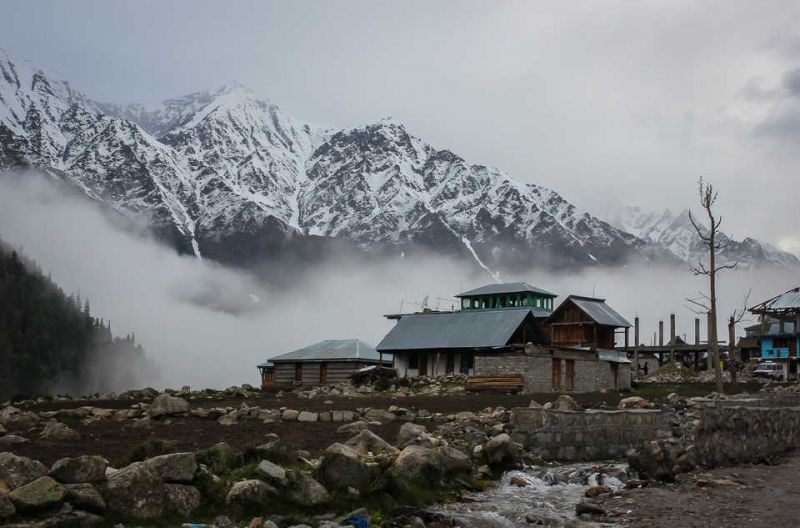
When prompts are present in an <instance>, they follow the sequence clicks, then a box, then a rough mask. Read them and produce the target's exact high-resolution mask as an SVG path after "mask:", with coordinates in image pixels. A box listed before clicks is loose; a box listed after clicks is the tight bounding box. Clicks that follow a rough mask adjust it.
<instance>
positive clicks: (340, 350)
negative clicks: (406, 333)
mask: <svg viewBox="0 0 800 528" xmlns="http://www.w3.org/2000/svg"><path fill="white" fill-rule="evenodd" d="M391 362H392V361H391V356H385V355H382V354H380V353H379V352H377V351H376V350H375V349H374V348H373V347H371V346H370V345H368V344H366V343H364V342H363V341H361V340H359V339H326V340H325V341H320V342H319V343H315V344H313V345H309V346H307V347H304V348H301V349H299V350H294V351H292V352H289V353H287V354H282V355H280V356H275V357H273V358H270V359H268V360H267V361H265V362H264V363H261V364H260V365H258V369H259V371H260V372H261V386H262V387H269V386H272V385H281V386H287V385H326V384H333V383H342V382H347V381H349V380H350V376H351V375H352V374H353V373H354V372H355V371H357V370H359V369H361V368H363V367H366V366H370V365H379V366H388V365H391Z"/></svg>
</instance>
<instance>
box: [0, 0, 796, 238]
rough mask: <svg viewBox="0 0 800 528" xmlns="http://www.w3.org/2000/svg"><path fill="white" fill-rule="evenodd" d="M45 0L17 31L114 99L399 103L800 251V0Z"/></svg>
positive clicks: (487, 160)
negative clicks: (234, 85) (200, 94)
mask: <svg viewBox="0 0 800 528" xmlns="http://www.w3.org/2000/svg"><path fill="white" fill-rule="evenodd" d="M564 4H566V3H564V2H550V3H547V2H524V1H521V2H505V1H496V0H492V1H485V2H465V1H458V2H456V1H436V2H430V1H420V2H411V1H403V2H389V1H380V2H375V1H364V2H360V1H358V2H357V1H342V0H339V1H336V2H323V1H318V2H301V1H296V0H293V1H291V2H290V1H286V2H281V3H273V2H265V1H257V2H248V1H225V2H222V1H216V2H207V1H198V0H191V1H174V0H173V1H161V0H159V1H142V0H137V1H136V2H133V1H131V2H118V1H110V0H98V1H86V0H72V1H70V2H63V1H40V0H24V1H23V0H20V1H13V0H6V1H4V2H3V3H2V4H0V47H4V48H6V49H7V50H8V51H10V52H11V53H12V54H13V55H15V56H17V57H18V58H23V59H27V60H29V61H30V62H32V63H33V64H35V65H37V66H42V67H45V68H47V69H50V70H55V71H56V72H58V73H60V74H62V75H63V76H64V77H65V78H67V79H68V80H70V81H71V82H72V84H73V85H74V86H75V87H76V88H77V89H79V90H81V91H83V92H84V93H86V94H88V95H89V96H91V97H93V98H96V99H99V100H102V101H108V102H155V101H159V100H162V99H165V98H168V97H174V96H180V95H184V94H186V93H189V92H193V91H199V90H204V89H214V88H216V87H219V86H220V85H222V84H225V83H226V82H229V81H233V80H235V81H239V82H241V83H242V84H245V85H247V86H249V87H250V88H251V89H252V90H253V91H255V92H256V93H257V94H258V95H260V96H263V97H264V98H266V99H269V100H271V101H272V102H274V103H276V104H278V105H280V106H281V107H282V108H284V109H285V110H286V111H288V112H289V113H290V114H293V115H295V116H297V117H299V118H301V119H305V120H307V121H311V122H314V123H318V124H324V125H331V126H339V127H347V126H355V125H358V124H361V123H364V122H368V121H374V120H377V119H380V118H381V117H384V116H387V115H394V116H397V117H398V118H399V119H400V120H401V121H403V122H405V123H406V124H407V126H408V128H409V130H410V131H411V132H412V133H414V134H416V135H418V136H420V137H422V138H423V139H425V140H427V141H428V142H430V143H432V144H433V145H434V146H436V147H440V148H449V149H451V150H453V151H454V152H456V153H457V154H459V155H461V156H463V157H465V158H466V159H468V160H469V161H472V162H475V163H482V164H486V165H493V166H496V167H499V168H501V169H503V170H505V171H507V172H508V173H509V174H510V175H511V176H512V177H514V178H516V179H518V180H521V181H525V182H533V183H537V184H540V185H544V186H547V187H550V188H553V189H555V190H557V191H559V192H561V193H562V194H563V195H564V196H565V197H566V198H567V199H569V200H570V201H572V202H573V203H575V204H576V205H578V206H581V207H583V208H585V209H588V210H589V211H590V212H593V213H595V214H598V215H601V216H609V215H612V214H613V212H614V211H615V209H616V208H618V207H620V206H621V205H624V204H635V205H640V206H641V207H643V208H645V209H657V210H660V209H663V208H665V207H670V208H673V209H680V208H684V207H689V206H695V203H696V199H695V188H694V186H695V181H696V179H697V178H698V176H700V175H703V176H705V177H706V178H707V179H709V180H711V181H712V182H714V183H715V184H716V185H717V186H718V188H719V190H720V212H721V213H723V215H724V216H725V225H724V228H726V229H727V230H728V231H729V232H732V233H733V234H735V235H737V236H742V235H750V236H754V237H757V238H761V239H764V240H767V241H770V242H773V243H775V244H778V245H779V246H781V247H782V248H784V249H787V250H791V251H794V252H795V253H800V200H798V197H800V2H797V1H796V0H794V1H792V0H789V1H783V2H781V1H764V0H759V1H750V0H745V1H733V0H722V1H704V2H697V1H695V0H692V1H678V0H668V1H663V2H644V1H627V2H613V1H607V2H589V1H581V2H570V3H569V5H564Z"/></svg>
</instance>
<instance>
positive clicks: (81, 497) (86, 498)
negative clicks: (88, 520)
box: [64, 483, 106, 513]
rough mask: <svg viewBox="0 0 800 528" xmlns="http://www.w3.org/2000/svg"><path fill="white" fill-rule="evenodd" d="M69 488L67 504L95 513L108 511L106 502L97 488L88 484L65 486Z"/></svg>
mask: <svg viewBox="0 0 800 528" xmlns="http://www.w3.org/2000/svg"><path fill="white" fill-rule="evenodd" d="M64 487H65V488H67V498H66V500H67V502H69V503H70V504H72V505H73V506H75V507H77V508H81V509H82V510H87V511H90V512H95V513H103V512H105V511H106V501H105V499H103V496H102V495H100V492H99V491H97V488H95V487H94V486H92V485H91V484H88V483H81V484H65V485H64Z"/></svg>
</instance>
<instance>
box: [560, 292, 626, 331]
mask: <svg viewBox="0 0 800 528" xmlns="http://www.w3.org/2000/svg"><path fill="white" fill-rule="evenodd" d="M570 301H571V302H573V303H575V305H576V306H577V307H578V308H580V309H581V310H583V311H584V312H585V313H586V315H588V316H589V317H591V318H592V320H593V321H594V322H595V323H597V324H599V325H605V326H617V327H625V328H627V327H630V326H631V324H630V323H629V322H628V320H627V319H625V318H624V317H622V316H621V315H620V314H618V313H617V312H616V311H615V310H614V309H613V308H611V307H610V306H609V305H607V304H606V300H605V299H597V298H595V297H582V296H580V295H570V296H569V297H567V298H566V299H565V300H564V302H563V303H561V305H560V306H559V307H558V308H556V310H555V311H554V312H553V314H556V313H557V312H558V311H559V310H560V309H561V307H562V306H564V305H565V304H567V303H568V302H570Z"/></svg>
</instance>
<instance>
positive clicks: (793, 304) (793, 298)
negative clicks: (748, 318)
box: [750, 288, 800, 313]
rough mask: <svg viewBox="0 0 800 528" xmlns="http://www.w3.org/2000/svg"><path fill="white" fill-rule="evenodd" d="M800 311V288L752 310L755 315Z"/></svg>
mask: <svg viewBox="0 0 800 528" xmlns="http://www.w3.org/2000/svg"><path fill="white" fill-rule="evenodd" d="M795 310H800V288H793V289H791V290H789V291H787V292H784V293H782V294H780V295H778V296H776V297H773V298H772V299H769V300H767V301H764V302H763V303H761V304H758V305H756V306H754V307H752V308H750V311H751V312H753V313H770V312H782V311H789V312H791V311H795Z"/></svg>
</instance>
